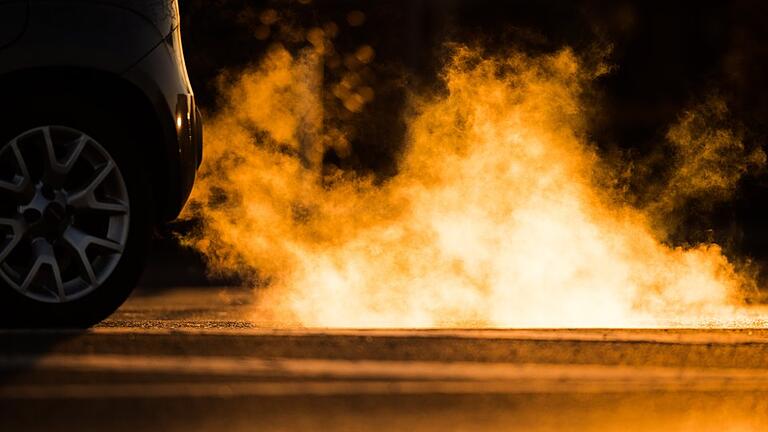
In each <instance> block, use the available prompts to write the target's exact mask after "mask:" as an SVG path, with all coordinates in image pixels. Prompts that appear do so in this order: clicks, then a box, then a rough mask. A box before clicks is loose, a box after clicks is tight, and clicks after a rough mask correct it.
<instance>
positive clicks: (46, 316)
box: [0, 0, 203, 328]
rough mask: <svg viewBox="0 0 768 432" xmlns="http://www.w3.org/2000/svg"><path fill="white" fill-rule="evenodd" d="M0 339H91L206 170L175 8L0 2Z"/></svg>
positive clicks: (61, 0)
mask: <svg viewBox="0 0 768 432" xmlns="http://www.w3.org/2000/svg"><path fill="white" fill-rule="evenodd" d="M0 104H1V106H2V108H0V325H2V326H3V327H52V328H56V327H88V326H91V325H93V324H95V323H98V322H99V321H101V320H103V319H104V318H106V317H108V316H109V315H110V314H112V313H113V312H114V311H115V310H116V309H117V308H118V307H119V306H120V305H121V304H122V303H123V302H124V301H125V300H126V299H127V298H128V296H129V295H130V293H131V291H132V290H133V289H134V287H135V286H136V284H137V283H138V280H139V277H140V276H141V272H142V270H143V267H144V264H145V260H146V257H147V255H148V252H149V249H150V245H151V238H152V233H153V231H154V230H155V228H156V227H157V226H158V225H159V224H163V223H166V222H168V221H171V220H173V219H175V218H177V217H178V215H179V214H180V212H181V210H182V209H183V207H184V205H185V203H186V201H187V199H188V197H189V194H190V191H191V189H192V186H193V184H194V181H195V176H196V172H197V169H198V167H199V165H200V162H201V160H202V151H203V149H202V146H203V143H202V120H201V115H200V111H199V110H198V108H197V106H196V105H195V97H194V93H193V92H192V86H191V84H190V81H189V77H188V75H187V70H186V66H185V63H184V54H183V51H182V45H181V35H180V18H179V8H178V4H177V2H176V0H100V1H75V0H55V1H54V0H16V1H7V0H0Z"/></svg>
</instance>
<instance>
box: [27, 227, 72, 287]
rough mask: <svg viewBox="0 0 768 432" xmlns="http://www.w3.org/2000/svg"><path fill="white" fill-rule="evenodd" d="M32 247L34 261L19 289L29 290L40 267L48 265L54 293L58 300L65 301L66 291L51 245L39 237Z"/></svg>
mask: <svg viewBox="0 0 768 432" xmlns="http://www.w3.org/2000/svg"><path fill="white" fill-rule="evenodd" d="M33 249H34V251H35V261H34V262H33V263H32V267H31V268H30V269H29V272H28V273H27V276H26V277H25V278H24V281H23V282H22V283H21V290H22V291H24V292H26V291H29V289H30V288H31V286H32V283H33V282H34V281H35V280H36V279H37V278H38V276H39V274H40V271H41V270H42V268H43V267H44V266H48V267H49V268H50V269H51V274H52V275H53V283H54V284H55V285H56V286H55V289H56V292H55V294H56V296H58V298H59V301H61V302H63V301H65V300H66V293H65V292H64V282H63V281H62V280H61V270H60V269H59V262H58V260H57V259H56V254H55V253H54V251H53V246H51V244H50V243H48V242H47V241H45V240H42V239H40V240H37V241H35V242H34V243H33Z"/></svg>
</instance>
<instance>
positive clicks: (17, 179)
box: [0, 141, 32, 197]
mask: <svg viewBox="0 0 768 432" xmlns="http://www.w3.org/2000/svg"><path fill="white" fill-rule="evenodd" d="M8 146H9V148H10V151H11V152H12V153H13V157H14V159H16V166H17V167H18V169H19V173H18V174H15V175H14V176H13V179H12V180H11V181H6V180H0V192H4V193H5V194H7V195H11V196H14V197H19V196H25V195H27V194H28V193H29V192H30V190H31V188H30V186H31V184H32V182H31V181H30V177H29V170H28V169H27V163H26V162H25V161H24V157H23V156H22V155H21V152H20V151H19V146H18V145H17V144H16V141H13V142H11V143H10V144H8Z"/></svg>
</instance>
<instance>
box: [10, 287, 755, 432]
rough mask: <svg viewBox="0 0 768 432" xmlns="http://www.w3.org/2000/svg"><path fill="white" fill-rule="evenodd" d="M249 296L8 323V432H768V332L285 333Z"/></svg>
mask: <svg viewBox="0 0 768 432" xmlns="http://www.w3.org/2000/svg"><path fill="white" fill-rule="evenodd" d="M250 298H251V295H250V294H249V293H248V292H246V291H239V290H233V289H215V288H213V289H199V288H198V289H177V290H172V291H168V290H165V291H158V292H144V293H141V292H140V293H138V295H136V296H134V298H132V299H131V300H130V301H129V302H128V303H127V304H126V305H125V306H124V307H123V308H122V309H121V310H120V311H119V312H118V313H117V314H116V315H115V316H114V317H113V318H112V319H111V320H109V321H107V322H105V323H104V324H103V325H101V326H100V327H98V328H95V329H92V330H89V331H82V332H80V331H64V332H62V331H59V332H55V331H0V431H3V432H5V431H35V430H41V431H42V430H45V431H56V430H66V431H78V432H79V431H90V430H94V431H107V430H114V431H155V430H168V431H185V432H187V431H271V430H307V431H315V430H320V431H336V430H339V431H366V430H398V431H412V430H413V431H449V430H466V431H474V430H526V431H528V430H534V431H535V430H542V431H549V430H557V431H562V430H589V431H606V430H608V431H610V430H621V431H627V430H629V431H632V430H679V431H708V430H711V431H728V430H733V431H748V430H768V330H755V329H751V330H324V329H307V330H296V329H278V330H276V329H269V328H264V327H259V326H257V325H255V324H253V322H252V321H251V320H249V319H248V310H249V308H248V304H249V302H250Z"/></svg>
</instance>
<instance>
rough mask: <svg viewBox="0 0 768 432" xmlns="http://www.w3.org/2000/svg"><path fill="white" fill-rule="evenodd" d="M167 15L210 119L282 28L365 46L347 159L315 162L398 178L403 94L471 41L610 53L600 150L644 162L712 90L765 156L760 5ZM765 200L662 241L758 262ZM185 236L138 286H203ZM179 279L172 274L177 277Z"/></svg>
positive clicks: (285, 5)
mask: <svg viewBox="0 0 768 432" xmlns="http://www.w3.org/2000/svg"><path fill="white" fill-rule="evenodd" d="M180 7H181V14H182V35H183V42H184V49H185V57H186V61H187V67H188V70H189V74H190V77H191V79H192V83H193V86H194V88H195V92H196V97H197V98H198V102H199V104H200V105H201V106H202V107H203V109H204V110H205V111H206V113H207V114H208V115H211V114H212V113H213V112H215V110H216V106H217V102H218V101H217V85H216V82H217V77H218V76H220V75H221V74H222V73H223V72H234V73H236V72H237V71H238V70H242V69H243V68H245V67H247V66H249V65H253V64H255V63H256V62H258V60H259V59H260V58H261V56H262V55H263V54H264V53H265V51H266V50H267V49H268V47H269V46H270V45H271V44H273V43H276V42H280V43H282V44H283V45H284V46H286V47H287V48H289V49H292V50H297V49H300V48H301V47H302V46H306V41H305V40H303V39H301V38H300V37H298V38H296V36H295V34H292V35H291V36H290V37H289V36H286V33H285V32H282V33H281V30H280V29H281V28H282V29H283V30H284V29H285V28H291V29H294V30H295V29H308V28H311V27H314V26H323V25H326V24H328V23H330V22H333V23H336V25H337V26H338V28H339V32H338V36H337V37H336V38H335V40H334V44H335V48H336V50H337V51H338V52H340V53H342V54H343V53H344V52H352V51H354V49H356V48H357V47H358V46H360V45H363V44H368V45H370V46H372V47H373V48H374V50H375V52H376V57H375V60H374V62H373V64H372V65H371V67H370V69H371V71H372V73H371V74H370V76H369V78H368V79H369V80H371V81H372V82H371V85H372V87H374V88H376V89H377V94H376V98H375V100H374V101H373V102H372V103H371V104H369V105H367V106H366V107H365V109H364V110H363V111H362V112H360V113H351V114H349V116H350V118H349V120H350V122H354V123H355V124H358V125H361V124H362V125H365V127H357V128H356V129H355V131H354V133H353V134H352V138H353V140H352V144H353V151H352V152H351V154H349V155H343V156H339V155H337V154H335V153H333V152H329V153H328V154H327V155H326V157H325V163H326V164H335V165H338V166H339V167H341V168H343V169H349V170H357V171H363V172H370V173H374V174H376V175H377V176H380V177H381V178H386V177H387V176H391V175H393V174H394V173H395V172H396V170H397V165H396V161H397V156H398V154H399V151H400V150H401V146H402V141H403V133H404V125H403V124H402V121H401V117H400V112H401V110H402V109H403V106H404V96H405V89H406V88H408V89H415V90H423V89H425V88H426V89H429V88H430V87H434V86H439V80H438V79H437V73H438V71H439V69H440V66H441V58H442V55H443V54H444V53H445V45H444V43H445V42H447V41H453V42H464V43H480V44H482V45H483V46H484V47H486V48H487V49H488V50H489V51H490V52H494V51H498V52H503V51H504V50H508V49H510V48H517V49H522V50H525V51H526V52H532V53H537V52H541V53H545V52H552V51H555V50H557V49H559V48H562V47H563V46H566V45H568V46H571V47H573V48H574V49H575V51H576V52H589V51H590V50H595V49H599V48H601V47H606V46H608V44H610V45H611V47H612V51H611V55H610V57H609V61H610V62H611V63H612V64H613V65H614V66H615V69H614V70H613V71H612V72H611V73H610V74H608V75H606V76H604V77H602V78H600V79H599V80H598V81H597V82H596V85H595V90H594V92H595V94H594V95H593V98H592V99H591V100H593V101H594V104H595V107H593V108H594V113H595V114H594V116H593V118H592V122H593V124H592V127H591V131H592V134H593V136H592V138H593V140H594V141H595V142H596V143H597V145H598V146H599V147H600V148H602V149H604V150H605V151H612V150H615V149H620V151H627V152H631V154H633V155H635V156H637V157H643V156H644V155H647V154H650V153H651V152H653V151H654V149H655V148H656V147H657V146H658V143H659V142H661V141H663V137H664V134H665V133H666V131H667V129H668V127H669V125H670V124H672V123H674V122H675V121H676V119H677V118H678V116H679V115H680V114H681V112H682V111H683V110H684V109H686V108H687V107H689V106H690V105H691V103H692V102H695V101H700V100H702V98H703V97H704V96H706V95H707V94H711V93H713V92H715V93H716V94H718V95H719V96H720V97H722V98H723V99H725V101H726V102H727V104H728V106H729V109H730V111H731V113H732V115H733V118H734V119H737V124H738V127H739V128H741V129H742V130H743V131H745V144H746V146H747V147H748V148H755V147H765V143H766V137H768V30H767V29H766V28H767V27H768V2H763V1H712V2H702V1H669V0H667V1H614V2H599V1H552V0H538V1H530V0H526V1H521V0H514V1H512V0H507V1H501V0H399V1H395V0H325V1H317V0H315V1H312V2H309V3H307V2H304V1H287V0H286V1H245V0H181V2H180ZM266 9H274V10H275V11H277V12H278V16H279V21H278V22H276V23H273V24H271V25H268V26H266V27H269V28H270V33H269V35H268V36H266V37H265V34H264V26H265V25H264V23H263V19H262V15H261V14H262V13H263V11H264V10H266ZM353 11H361V12H363V14H364V15H365V21H364V23H362V25H359V26H352V25H350V24H349V22H348V19H347V17H348V14H349V13H350V12H353ZM299 33H300V32H299ZM329 74H330V76H331V77H332V73H330V72H329ZM329 79H330V78H329ZM380 89H384V90H380ZM329 108H333V109H337V108H338V107H335V108H334V107H329ZM766 150H768V149H766ZM766 192H768V176H767V175H766V174H765V173H764V172H753V173H750V175H748V176H746V177H745V178H744V179H743V180H742V182H741V184H740V185H739V188H738V191H737V194H736V196H735V198H734V199H733V200H731V201H729V202H727V203H722V204H720V205H718V206H715V207H714V208H712V209H709V210H707V211H705V212H696V215H695V217H693V218H692V219H691V220H690V223H689V224H688V226H687V228H686V229H684V230H683V232H682V234H681V235H680V236H678V237H677V238H676V240H675V241H676V242H678V243H686V242H687V241H691V242H693V241H697V240H700V239H701V238H702V237H701V236H702V232H704V231H707V232H708V233H709V234H707V235H708V236H709V238H712V237H713V238H714V240H716V241H718V242H719V243H720V244H722V245H724V246H725V248H726V251H727V252H728V253H729V254H731V255H732V256H740V257H744V256H748V257H753V258H754V259H755V260H757V261H758V262H762V261H766V260H767V259H768V230H766V229H765V226H766V224H768V204H766V200H765V197H766V196H767V195H766ZM185 229H188V223H187V224H185V223H181V224H176V225H172V226H171V227H169V228H168V229H167V230H165V231H163V232H160V233H158V241H157V247H156V251H157V252H156V254H155V259H154V260H153V264H154V265H153V266H152V267H150V270H149V271H148V272H147V275H146V277H145V285H165V284H179V283H181V284H205V283H206V282H205V280H204V278H203V277H202V275H203V273H202V261H201V259H200V257H198V256H196V255H195V254H194V253H193V252H191V251H189V250H181V249H180V248H179V247H178V246H177V245H176V242H175V240H173V237H174V232H178V231H182V232H183V231H184V230H185ZM712 233H714V234H712ZM170 268H176V269H177V270H178V271H168V270H169V269H170ZM171 274H174V276H173V278H171V276H170V275H171ZM178 274H183V275H185V276H184V277H183V278H182V279H181V280H179V278H178V277H177V275H178ZM171 279H172V280H171ZM220 282H221V281H213V283H220ZM209 283H210V282H209Z"/></svg>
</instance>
